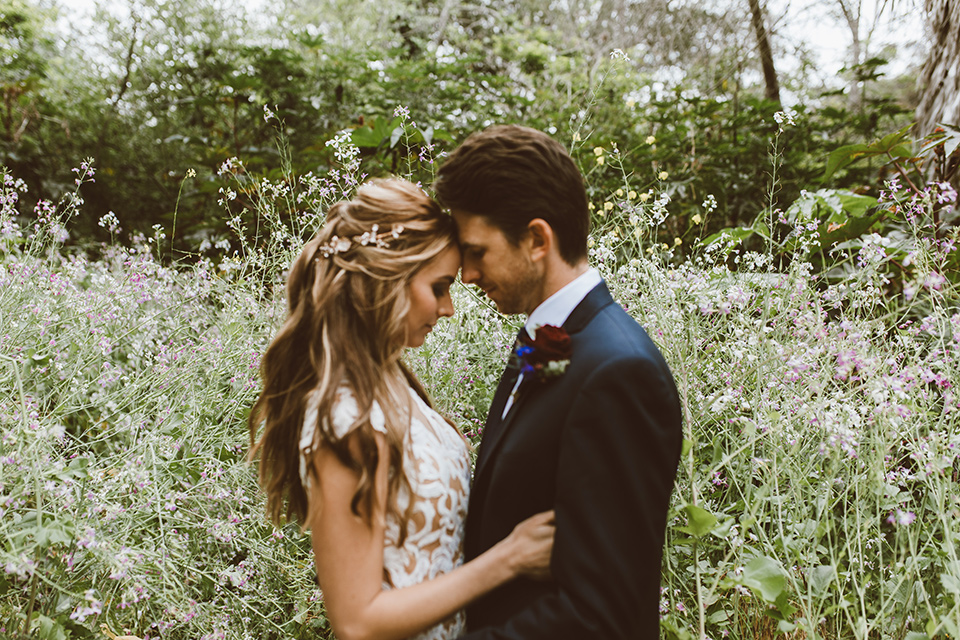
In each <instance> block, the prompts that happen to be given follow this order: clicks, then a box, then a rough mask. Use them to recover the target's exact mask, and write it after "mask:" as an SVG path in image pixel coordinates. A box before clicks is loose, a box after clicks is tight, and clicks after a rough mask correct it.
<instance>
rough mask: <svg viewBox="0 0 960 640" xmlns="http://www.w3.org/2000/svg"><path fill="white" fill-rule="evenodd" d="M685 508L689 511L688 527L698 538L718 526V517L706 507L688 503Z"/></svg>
mask: <svg viewBox="0 0 960 640" xmlns="http://www.w3.org/2000/svg"><path fill="white" fill-rule="evenodd" d="M683 510H684V511H686V512H687V524H688V526H687V529H688V531H689V533H690V534H691V535H693V536H695V537H697V538H702V537H703V536H705V535H707V534H708V533H710V532H711V531H713V529H714V527H716V526H717V517H716V516H715V515H713V514H712V513H710V512H709V511H707V510H706V509H703V508H701V507H698V506H696V505H693V504H688V505H685V506H684V507H683Z"/></svg>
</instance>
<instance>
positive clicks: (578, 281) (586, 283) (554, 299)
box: [523, 267, 603, 336]
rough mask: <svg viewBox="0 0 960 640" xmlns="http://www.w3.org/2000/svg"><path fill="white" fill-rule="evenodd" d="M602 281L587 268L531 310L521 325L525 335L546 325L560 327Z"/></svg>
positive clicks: (598, 274)
mask: <svg viewBox="0 0 960 640" xmlns="http://www.w3.org/2000/svg"><path fill="white" fill-rule="evenodd" d="M602 281H603V279H602V278H601V277H600V273H599V272H598V271H597V270H596V269H594V268H593V267H589V268H588V269H587V270H586V271H584V272H583V273H582V274H580V275H579V276H577V278H575V279H574V280H573V281H571V282H569V283H567V284H566V285H564V287H563V288H561V289H560V290H559V291H557V292H556V293H554V294H553V295H552V296H550V297H549V298H547V299H546V300H544V301H543V302H541V303H540V305H539V306H538V307H537V308H536V309H534V310H533V313H531V314H530V317H529V318H527V321H526V322H525V323H524V325H523V326H524V327H526V329H527V333H528V334H530V335H531V336H533V335H534V332H535V331H536V330H537V329H539V328H540V327H542V326H543V325H546V324H552V325H554V326H556V327H560V326H562V325H563V323H564V322H566V321H567V318H569V317H570V314H571V313H573V310H574V309H576V308H577V305H578V304H580V302H582V301H583V299H584V298H586V297H587V294H588V293H590V292H591V291H592V290H593V288H594V287H596V286H597V285H598V284H600V283H601V282H602Z"/></svg>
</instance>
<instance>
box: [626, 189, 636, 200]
mask: <svg viewBox="0 0 960 640" xmlns="http://www.w3.org/2000/svg"><path fill="white" fill-rule="evenodd" d="M636 197H637V192H636V191H631V192H630V193H628V194H627V199H628V200H634V199H635V198H636Z"/></svg>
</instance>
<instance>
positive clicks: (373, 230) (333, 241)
mask: <svg viewBox="0 0 960 640" xmlns="http://www.w3.org/2000/svg"><path fill="white" fill-rule="evenodd" d="M401 233H403V225H402V224H395V225H393V226H392V227H391V228H390V231H384V232H383V233H380V225H377V224H375V225H373V226H372V227H370V231H366V232H364V233H362V234H360V235H358V236H353V238H341V237H340V236H333V237H332V238H330V242H328V243H326V244H322V245H320V246H319V247H318V248H317V251H319V252H320V255H321V256H323V257H324V258H329V257H330V256H334V255H337V254H338V253H345V252H347V251H349V250H350V249H351V248H352V247H353V245H354V244H358V245H360V246H363V247H366V246H367V245H371V244H372V245H375V246H377V247H380V248H384V247H389V246H390V241H391V240H396V239H397V238H399V237H400V234H401ZM318 258H319V256H318Z"/></svg>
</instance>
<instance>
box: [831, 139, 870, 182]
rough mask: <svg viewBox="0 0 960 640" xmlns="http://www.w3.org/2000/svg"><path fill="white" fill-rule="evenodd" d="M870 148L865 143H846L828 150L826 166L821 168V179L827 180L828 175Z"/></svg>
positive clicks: (850, 162)
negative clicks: (830, 150)
mask: <svg viewBox="0 0 960 640" xmlns="http://www.w3.org/2000/svg"><path fill="white" fill-rule="evenodd" d="M869 150H870V147H869V146H868V145H865V144H848V145H846V146H843V147H840V148H839V149H835V150H833V151H832V152H830V155H829V156H827V166H826V168H825V169H824V170H823V180H829V179H830V177H831V176H832V175H833V174H834V173H836V172H837V171H839V170H840V169H842V168H844V167H846V166H847V165H849V164H852V163H853V162H854V161H855V160H857V158H859V157H860V156H862V155H864V154H865V153H867V152H868V151H869Z"/></svg>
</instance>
